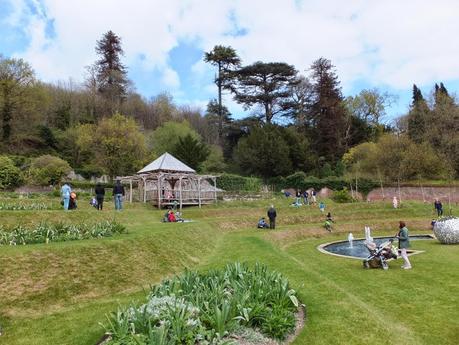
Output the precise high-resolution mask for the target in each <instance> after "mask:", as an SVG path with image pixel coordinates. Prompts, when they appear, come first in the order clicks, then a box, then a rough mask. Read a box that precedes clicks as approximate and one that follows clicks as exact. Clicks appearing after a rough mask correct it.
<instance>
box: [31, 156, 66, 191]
mask: <svg viewBox="0 0 459 345" xmlns="http://www.w3.org/2000/svg"><path fill="white" fill-rule="evenodd" d="M71 170H72V168H71V167H70V165H69V164H68V163H67V162H66V161H64V160H63V159H60V158H59V157H55V156H51V155H43V156H40V157H37V158H35V159H34V160H33V161H32V164H31V165H30V169H29V177H30V182H32V183H33V184H37V185H41V186H49V185H55V184H57V183H59V182H60V181H61V180H62V179H63V178H64V177H65V176H66V175H67V174H68V173H69V172H70V171H71Z"/></svg>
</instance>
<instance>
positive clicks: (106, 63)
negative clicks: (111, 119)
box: [95, 30, 129, 113]
mask: <svg viewBox="0 0 459 345" xmlns="http://www.w3.org/2000/svg"><path fill="white" fill-rule="evenodd" d="M96 53H97V54H98V55H100V59H99V60H97V61H96V63H95V67H96V71H97V73H96V79H97V84H98V91H99V93H100V94H101V95H102V96H103V97H104V98H105V99H106V100H107V101H108V102H109V107H110V110H111V112H112V113H115V112H116V111H117V110H119V106H120V104H121V103H122V101H123V100H124V99H125V98H126V95H127V87H128V84H129V80H128V79H127V71H126V67H125V66H124V65H123V64H122V63H121V59H120V57H121V56H122V55H123V54H124V52H123V49H122V48H121V38H120V37H119V36H117V35H116V34H115V33H114V32H113V31H111V30H110V31H108V32H107V33H105V34H104V35H103V37H102V39H100V40H99V41H97V45H96Z"/></svg>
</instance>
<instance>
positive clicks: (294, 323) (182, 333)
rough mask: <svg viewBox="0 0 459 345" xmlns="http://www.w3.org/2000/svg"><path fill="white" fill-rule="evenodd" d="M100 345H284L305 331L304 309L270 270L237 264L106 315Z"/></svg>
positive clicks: (165, 287) (186, 278)
mask: <svg viewBox="0 0 459 345" xmlns="http://www.w3.org/2000/svg"><path fill="white" fill-rule="evenodd" d="M107 318H108V321H107V326H106V331H107V334H106V335H105V336H104V338H103V339H101V341H100V342H99V343H98V344H104V345H105V344H106V345H119V344H131V343H132V344H139V345H142V344H153V343H155V344H190V345H191V344H231V343H232V344H244V345H250V344H263V345H271V344H279V343H289V342H290V341H291V340H293V338H294V337H295V335H296V334H298V332H299V331H300V330H301V327H302V325H303V323H304V310H303V306H301V305H300V303H299V302H298V299H297V297H296V293H295V291H294V290H292V289H290V287H289V284H288V281H287V280H286V279H285V278H284V277H282V275H280V274H279V273H277V272H274V271H270V270H268V269H267V267H266V266H262V265H258V264H257V265H255V267H254V268H253V269H250V268H249V267H248V266H247V265H244V264H240V263H234V264H231V265H227V266H226V267H225V269H224V270H219V271H217V270H214V271H210V272H209V273H206V274H200V273H197V272H189V271H188V272H186V273H185V274H184V275H183V276H180V277H175V278H172V279H170V280H166V281H163V282H162V283H161V284H160V285H158V286H154V287H153V288H152V290H151V292H150V294H149V296H148V298H147V302H146V303H145V304H142V305H131V306H128V307H124V308H121V307H120V308H118V310H117V311H116V312H113V313H111V315H110V316H108V317H107Z"/></svg>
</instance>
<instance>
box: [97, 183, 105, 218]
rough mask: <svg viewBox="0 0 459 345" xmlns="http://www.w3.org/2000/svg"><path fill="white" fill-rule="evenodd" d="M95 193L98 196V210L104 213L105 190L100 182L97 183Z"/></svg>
mask: <svg viewBox="0 0 459 345" xmlns="http://www.w3.org/2000/svg"><path fill="white" fill-rule="evenodd" d="M94 193H95V194H96V201H97V204H96V206H97V209H98V210H99V211H102V208H103V207H104V197H105V188H104V187H103V186H102V185H101V184H100V182H97V184H96V188H95V190H94Z"/></svg>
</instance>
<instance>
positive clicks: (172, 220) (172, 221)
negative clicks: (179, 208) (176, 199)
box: [167, 210, 177, 223]
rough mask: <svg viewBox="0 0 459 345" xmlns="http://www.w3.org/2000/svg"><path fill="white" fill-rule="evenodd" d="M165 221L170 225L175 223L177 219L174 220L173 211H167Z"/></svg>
mask: <svg viewBox="0 0 459 345" xmlns="http://www.w3.org/2000/svg"><path fill="white" fill-rule="evenodd" d="M167 220H168V221H169V222H171V223H175V222H176V221H177V219H176V218H175V214H174V211H172V210H169V215H168V216H167Z"/></svg>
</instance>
